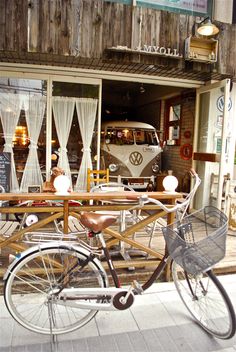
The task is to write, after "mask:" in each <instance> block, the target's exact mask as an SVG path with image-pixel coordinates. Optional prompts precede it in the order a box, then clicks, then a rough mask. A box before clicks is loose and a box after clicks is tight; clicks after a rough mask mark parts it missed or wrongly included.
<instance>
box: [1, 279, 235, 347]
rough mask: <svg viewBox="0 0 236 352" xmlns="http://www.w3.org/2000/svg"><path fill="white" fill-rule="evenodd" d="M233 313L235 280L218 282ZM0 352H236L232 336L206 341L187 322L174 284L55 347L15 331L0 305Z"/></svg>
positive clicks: (105, 316) (159, 286)
mask: <svg viewBox="0 0 236 352" xmlns="http://www.w3.org/2000/svg"><path fill="white" fill-rule="evenodd" d="M219 278H220V280H221V282H222V283H223V285H224V287H225V288H226V290H227V292H228V293H229V295H230V298H231V299H232V302H233V304H234V307H235V309H236V275H225V276H220V277H219ZM0 351H1V352H3V351H4V352H5V351H9V352H10V351H17V352H23V351H24V352H26V351H30V352H31V351H32V352H36V351H37V352H39V351H40V352H47V351H60V352H62V351H63V352H90V351H91V352H106V351H107V352H113V351H114V352H121V351H122V352H131V351H132V352H135V351H142V352H146V351H153V352H154V351H155V352H157V351H170V352H173V351H186V352H190V351H201V352H205V351H212V352H214V351H221V352H236V336H234V337H233V338H232V339H230V340H220V339H216V338H213V337H211V336H209V335H208V334H207V333H205V332H204V331H203V330H202V329H201V328H200V327H199V326H198V325H197V324H195V323H194V321H193V320H192V319H191V316H190V315H189V313H188V311H187V310H186V308H185V307H184V305H183V304H182V302H181V300H180V298H179V296H178V294H177V292H176V290H175V287H174V284H173V283H157V284H154V285H153V286H152V287H151V288H150V289H149V290H147V291H146V293H145V294H143V295H141V296H136V297H135V302H134V304H133V306H132V307H131V308H130V309H129V310H126V311H119V312H99V313H98V314H97V316H96V318H95V319H93V320H92V321H91V322H90V323H89V324H87V325H86V326H85V327H83V328H81V329H79V330H76V331H74V332H73V333H70V334H66V335H61V336H59V337H58V338H57V340H56V341H55V343H54V344H52V343H51V341H50V338H49V337H48V336H44V335H40V334H35V333H32V332H30V331H28V330H26V329H24V328H23V327H21V326H19V324H17V323H16V322H15V321H14V320H13V319H12V318H11V317H10V316H9V313H8V311H7V310H6V308H5V305H4V302H3V298H2V297H1V300H0Z"/></svg>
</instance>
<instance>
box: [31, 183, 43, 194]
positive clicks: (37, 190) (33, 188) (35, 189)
mask: <svg viewBox="0 0 236 352" xmlns="http://www.w3.org/2000/svg"><path fill="white" fill-rule="evenodd" d="M28 193H41V186H40V185H31V186H28Z"/></svg>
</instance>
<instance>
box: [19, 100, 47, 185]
mask: <svg viewBox="0 0 236 352" xmlns="http://www.w3.org/2000/svg"><path fill="white" fill-rule="evenodd" d="M45 107H46V98H45V97H42V96H32V97H30V98H29V101H28V107H27V108H26V110H25V114H26V123H27V127H28V136H29V139H30V145H29V155H28V158H27V162H26V165H25V169H24V173H23V177H22V180H21V187H20V190H21V192H27V190H28V186H30V185H42V184H43V178H42V174H41V170H40V166H39V160H38V153H37V149H38V138H39V134H40V131H41V127H42V123H43V117H44V113H45Z"/></svg>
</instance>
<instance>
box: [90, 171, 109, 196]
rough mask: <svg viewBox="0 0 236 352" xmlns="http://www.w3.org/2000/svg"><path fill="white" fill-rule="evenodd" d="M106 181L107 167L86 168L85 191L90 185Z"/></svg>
mask: <svg viewBox="0 0 236 352" xmlns="http://www.w3.org/2000/svg"><path fill="white" fill-rule="evenodd" d="M107 182H109V169H105V170H91V169H88V170H87V192H90V190H91V188H92V187H94V186H97V185H99V184H100V183H107Z"/></svg>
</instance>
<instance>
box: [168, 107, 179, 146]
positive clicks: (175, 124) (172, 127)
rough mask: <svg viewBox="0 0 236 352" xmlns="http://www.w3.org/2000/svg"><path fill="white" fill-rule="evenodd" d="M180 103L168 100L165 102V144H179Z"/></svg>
mask: <svg viewBox="0 0 236 352" xmlns="http://www.w3.org/2000/svg"><path fill="white" fill-rule="evenodd" d="M180 125H181V104H180V103H179V102H173V101H168V102H167V104H166V119H165V136H166V142H167V145H180Z"/></svg>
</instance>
